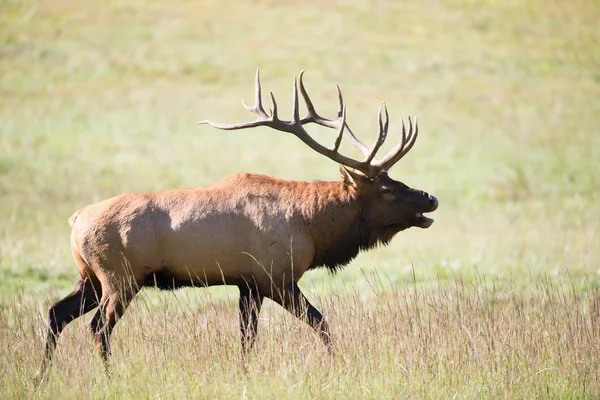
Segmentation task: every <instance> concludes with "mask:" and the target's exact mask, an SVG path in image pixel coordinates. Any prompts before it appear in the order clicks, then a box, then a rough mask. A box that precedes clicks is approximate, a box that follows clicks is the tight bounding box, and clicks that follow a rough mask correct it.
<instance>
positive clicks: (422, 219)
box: [414, 196, 438, 228]
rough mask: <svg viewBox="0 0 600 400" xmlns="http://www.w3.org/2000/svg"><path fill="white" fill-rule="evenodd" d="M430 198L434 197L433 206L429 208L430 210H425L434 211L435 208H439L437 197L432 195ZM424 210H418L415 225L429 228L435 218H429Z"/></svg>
mask: <svg viewBox="0 0 600 400" xmlns="http://www.w3.org/2000/svg"><path fill="white" fill-rule="evenodd" d="M430 198H431V199H432V202H431V207H430V208H429V210H427V211H423V212H426V213H430V212H434V211H435V210H437V208H438V201H437V199H436V198H435V197H433V196H430ZM423 212H418V213H416V214H415V222H414V225H415V226H418V227H419V228H429V227H430V226H431V224H433V218H428V217H426V216H424V215H423Z"/></svg>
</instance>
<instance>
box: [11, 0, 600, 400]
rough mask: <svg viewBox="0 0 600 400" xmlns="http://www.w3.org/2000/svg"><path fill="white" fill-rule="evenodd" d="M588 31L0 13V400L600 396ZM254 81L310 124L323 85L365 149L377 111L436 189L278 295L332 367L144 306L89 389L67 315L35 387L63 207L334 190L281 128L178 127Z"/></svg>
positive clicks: (579, 20)
mask: <svg viewBox="0 0 600 400" xmlns="http://www.w3.org/2000/svg"><path fill="white" fill-rule="evenodd" d="M599 20H600V3H598V2H597V1H593V0H589V1H584V0H574V1H570V2H564V1H541V0H524V1H494V0H484V1H466V0H465V1H458V0H455V1H453V0H439V1H433V0H430V1H422V2H393V1H389V2H388V1H371V2H368V1H360V0H352V1H347V2H327V3H324V2H316V1H306V2H301V3H298V2H291V1H277V2H276V1H253V2H233V1H227V0H224V1H220V2H211V1H194V2H192V1H171V2H167V1H159V0H155V1H130V2H126V1H123V0H114V1H106V2H87V3H82V2H75V1H73V0H55V1H39V2H34V1H13V0H0V221H1V223H0V340H1V341H0V355H1V357H2V359H1V360H0V397H1V398H25V397H36V398H37V397H39V398H49V397H57V395H58V397H65V398H81V397H89V398H115V397H116V398H140V397H142V398H181V397H186V398H221V397H224V398H233V397H238V398H243V397H247V398H302V397H324V398H340V397H345V398H364V397H367V398H393V397H398V398H405V397H410V398H412V397H425V398H431V397H437V398H450V397H456V398H476V397H484V398H485V397H508V398H524V397H525V398H531V397H539V398H549V397H554V398H556V397H559V398H586V397H587V398H595V397H598V396H600V387H599V385H598V383H597V382H599V381H600V377H599V376H598V375H599V373H598V371H600V359H599V354H598V351H599V350H598V349H600V329H599V324H600V314H599V313H600V311H599V310H600V308H599V307H600V306H599V304H600V300H599V295H598V288H599V286H600V263H599V261H598V260H599V259H600V246H599V245H598V243H599V242H600V190H599V189H600V157H599V154H600V132H599V128H598V127H599V126H600V52H599V51H598V48H600V28H598V21H599ZM256 67H260V68H261V75H262V80H263V88H264V90H266V91H269V90H270V91H273V92H274V93H275V95H276V96H277V99H278V101H279V107H280V110H281V111H280V114H281V115H282V117H284V116H285V117H287V116H289V115H290V113H291V83H292V78H293V76H294V75H295V74H297V73H298V72H299V71H300V70H302V69H306V71H307V72H306V74H305V82H306V85H307V88H308V90H309V92H310V93H311V95H312V98H313V100H314V102H315V104H316V106H317V108H318V110H320V111H322V114H324V115H326V116H334V115H335V111H336V96H335V86H334V85H335V84H336V83H337V84H339V85H340V86H341V88H342V90H343V92H344V95H345V100H346V102H347V106H348V112H347V113H348V121H349V122H350V123H351V125H352V127H353V130H354V131H355V132H357V133H358V134H360V136H361V138H362V139H364V140H365V141H368V142H370V141H372V140H374V138H375V136H376V132H377V120H376V116H377V107H378V106H379V104H380V103H381V101H385V102H386V104H387V106H388V109H389V111H390V115H391V128H390V136H391V137H390V138H389V139H388V140H389V141H390V144H388V145H387V147H385V148H384V149H383V150H387V149H389V148H390V146H391V145H392V144H391V143H392V142H394V141H395V140H397V138H398V136H397V135H398V133H399V129H398V128H399V124H400V118H401V117H402V118H406V117H407V116H408V115H417V116H418V118H419V126H420V137H419V140H418V141H417V144H416V146H415V148H414V149H413V150H412V151H411V152H410V154H409V155H408V156H407V157H406V158H405V159H403V160H402V161H401V162H400V163H399V164H398V165H397V166H396V167H394V168H393V169H392V170H391V175H392V176H393V177H394V178H396V179H399V180H402V181H404V182H405V183H407V184H408V185H410V186H414V187H418V188H420V189H424V190H427V191H428V192H430V193H432V194H434V195H436V196H437V197H438V199H439V201H440V207H439V209H438V210H437V211H436V212H435V215H433V217H434V218H435V220H436V222H435V223H434V224H433V226H432V227H431V228H429V229H427V230H419V229H413V230H409V231H406V232H402V233H400V234H399V235H398V236H397V237H396V238H395V239H394V240H393V242H392V243H391V245H390V246H388V247H385V248H381V249H377V250H374V251H371V252H369V253H366V254H362V255H361V256H359V257H358V258H357V259H356V260H355V261H354V262H353V263H352V264H351V265H350V266H349V267H347V268H346V269H345V270H344V271H342V272H341V273H339V274H338V275H335V276H332V275H330V274H328V273H327V272H325V271H315V272H311V273H309V274H307V275H306V276H305V277H304V278H303V279H302V281H300V286H301V287H302V288H304V290H305V292H306V293H307V294H308V295H309V297H310V298H311V299H312V300H314V301H313V302H314V303H315V304H316V305H317V306H318V307H320V308H322V309H323V310H324V313H325V314H327V315H328V318H329V320H330V323H331V326H332V330H333V331H334V338H335V339H336V346H337V348H338V351H337V353H336V355H335V356H334V357H332V358H328V356H326V354H324V353H325V352H324V349H323V347H322V345H320V343H318V341H317V339H316V337H315V336H314V335H313V334H312V332H311V331H310V330H309V329H308V328H307V327H306V326H304V325H303V324H302V323H299V322H297V321H294V320H292V319H291V318H290V317H288V315H286V314H285V313H284V312H283V311H282V310H281V309H279V308H278V307H276V306H271V305H270V306H268V307H267V309H266V310H265V314H264V317H263V319H262V320H261V325H260V328H259V329H260V331H261V335H260V339H259V342H258V343H257V348H256V349H255V351H254V354H253V362H252V363H251V367H250V370H249V371H248V372H247V373H244V371H243V370H242V369H241V367H240V365H239V362H238V353H239V344H238V336H237V326H238V325H237V317H236V307H235V301H236V300H235V295H236V291H235V290H224V289H222V288H216V289H209V290H196V291H194V290H183V291H178V292H176V293H175V294H164V293H161V294H158V293H155V292H154V291H150V290H149V291H144V292H143V295H142V296H141V298H140V299H139V300H136V301H135V302H134V304H133V305H132V307H131V308H130V309H129V310H128V313H127V314H126V315H125V317H124V318H123V321H122V322H120V323H119V325H118V326H117V328H116V331H115V334H114V352H115V354H114V357H113V367H114V370H115V373H114V377H113V379H112V380H111V381H107V380H106V378H105V377H104V375H103V373H102V369H101V364H100V361H99V357H98V356H97V355H96V354H94V352H93V346H92V343H91V340H90V338H89V335H88V334H87V332H85V330H86V328H85V325H86V324H87V321H88V320H89V317H88V316H86V317H84V318H81V321H76V322H75V323H73V324H72V326H69V328H67V329H66V331H65V334H64V336H63V337H61V340H60V343H59V347H58V348H59V351H58V355H57V359H56V363H55V365H54V367H53V369H52V372H51V377H50V380H49V382H48V383H47V384H46V385H45V386H42V387H40V388H38V389H34V386H33V384H32V379H31V378H32V376H33V375H34V374H35V371H36V369H37V367H38V364H39V362H40V361H41V356H42V345H43V343H42V340H43V338H42V330H43V319H44V318H45V313H46V311H45V310H46V309H47V307H48V305H49V304H51V303H52V302H54V301H56V300H57V299H59V298H61V297H62V296H64V295H65V294H66V293H68V292H69V291H70V289H71V286H72V284H73V282H74V281H75V279H76V271H75V266H74V263H73V261H72V259H71V255H70V248H69V234H70V231H69V228H68V225H67V223H66V220H67V218H68V217H69V216H70V215H71V213H72V212H73V211H75V210H76V209H78V208H80V207H82V206H84V205H86V204H89V203H92V202H95V201H99V200H102V199H104V198H108V197H111V196H113V195H116V194H120V193H123V192H137V191H153V190H163V189H171V188H177V187H192V186H200V185H205V184H209V183H212V182H214V181H216V180H218V179H220V178H222V177H224V176H226V175H229V174H231V173H234V172H239V171H249V172H259V173H266V174H271V175H275V176H278V177H282V178H288V179H299V180H315V179H319V180H329V179H338V175H339V172H338V167H337V166H336V165H335V164H334V163H333V162H331V161H330V160H327V159H325V158H324V157H322V156H319V155H317V154H316V153H314V152H312V151H311V150H309V149H308V148H307V147H306V146H305V145H303V144H302V143H301V142H299V141H298V140H297V139H296V138H294V137H291V136H290V135H287V136H286V135H285V134H283V133H276V132H274V131H269V130H268V129H256V130H251V131H240V132H220V131H217V130H214V129H212V128H210V127H207V126H197V125H196V122H197V121H199V120H203V119H212V120H217V121H227V122H238V121H246V120H250V119H251V118H252V117H253V116H252V115H251V114H249V113H247V112H246V111H245V110H244V109H243V107H242V106H241V105H240V99H241V98H242V97H243V98H245V99H246V100H247V101H250V100H251V99H252V95H253V75H254V71H255V69H256ZM311 129H312V131H311V132H314V134H315V136H316V137H317V138H318V139H319V140H320V141H321V142H323V143H328V144H329V143H332V142H333V140H334V139H333V137H334V134H333V133H332V132H330V131H328V130H326V129H324V128H318V127H311ZM342 150H343V151H344V152H346V153H348V154H351V155H355V156H357V155H358V154H357V153H356V152H355V151H354V149H352V148H351V147H350V146H345V147H343V148H342Z"/></svg>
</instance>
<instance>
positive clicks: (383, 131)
mask: <svg viewBox="0 0 600 400" xmlns="http://www.w3.org/2000/svg"><path fill="white" fill-rule="evenodd" d="M382 111H383V112H384V115H385V122H384V121H383V117H382V114H381V112H382ZM377 117H378V118H377V119H378V120H379V134H378V135H377V141H376V142H375V143H374V144H373V146H371V151H370V152H369V154H368V155H367V159H366V160H365V162H367V163H370V162H371V161H372V160H373V159H374V158H375V154H377V152H378V151H379V148H380V147H381V145H383V142H385V139H387V133H388V127H389V125H390V117H389V115H388V111H387V107H386V106H385V103H381V105H380V106H379V112H378V114H377Z"/></svg>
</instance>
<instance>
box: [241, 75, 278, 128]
mask: <svg viewBox="0 0 600 400" xmlns="http://www.w3.org/2000/svg"><path fill="white" fill-rule="evenodd" d="M271 98H272V96H271ZM242 104H243V105H244V107H245V108H246V110H248V111H250V112H253V113H255V114H256V115H258V118H259V119H260V118H268V117H269V116H268V115H267V113H266V112H265V109H264V108H263V105H262V89H261V87H260V70H259V68H256V77H255V78H254V105H253V106H252V107H250V106H249V105H248V104H246V102H245V101H244V99H242Z"/></svg>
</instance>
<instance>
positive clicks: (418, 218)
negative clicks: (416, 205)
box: [414, 213, 433, 228]
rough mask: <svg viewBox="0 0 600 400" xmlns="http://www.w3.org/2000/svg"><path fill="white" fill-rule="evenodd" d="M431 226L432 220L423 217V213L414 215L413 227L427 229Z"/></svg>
mask: <svg viewBox="0 0 600 400" xmlns="http://www.w3.org/2000/svg"><path fill="white" fill-rule="evenodd" d="M431 224H433V219H432V218H428V217H426V216H424V215H423V213H417V214H416V215H415V222H414V225H415V226H418V227H419V228H429V227H430V226H431Z"/></svg>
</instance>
